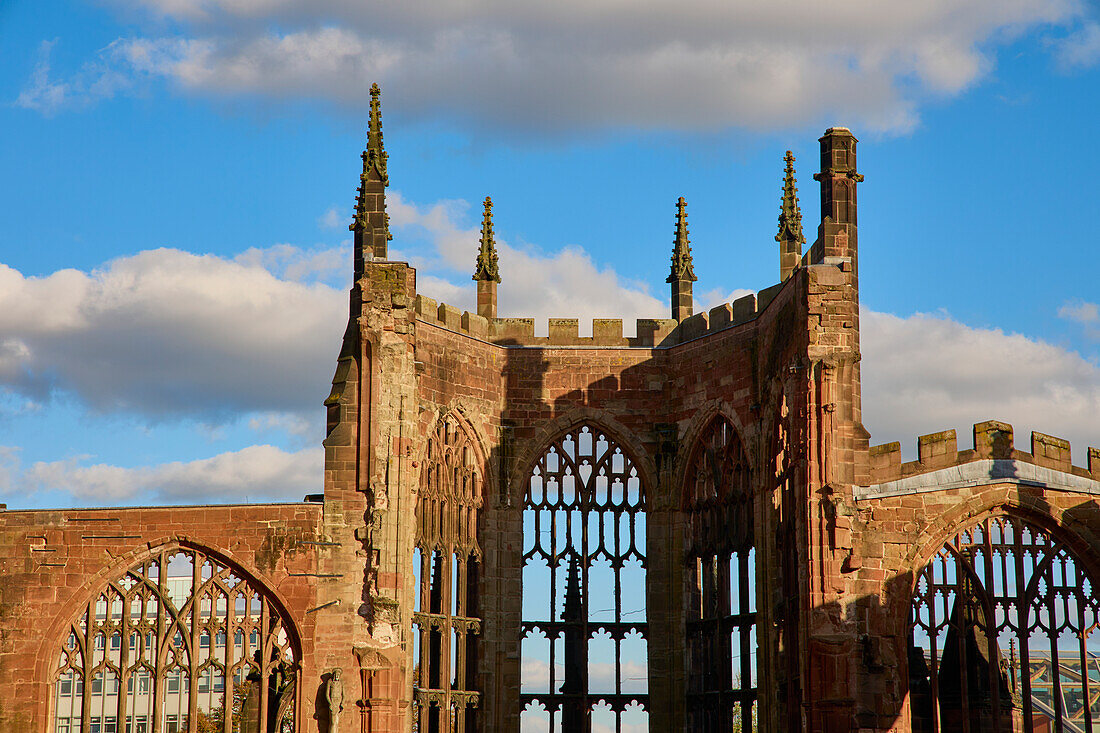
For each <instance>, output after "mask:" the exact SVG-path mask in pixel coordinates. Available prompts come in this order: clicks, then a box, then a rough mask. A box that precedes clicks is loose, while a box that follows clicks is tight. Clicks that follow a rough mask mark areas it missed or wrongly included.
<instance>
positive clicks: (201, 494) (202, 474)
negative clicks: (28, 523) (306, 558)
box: [0, 445, 324, 505]
mask: <svg viewBox="0 0 1100 733" xmlns="http://www.w3.org/2000/svg"><path fill="white" fill-rule="evenodd" d="M5 450H8V451H10V449H2V448H0V466H3V465H4V462H3V461H4V458H5V456H6V457H8V459H9V460H8V462H7V465H6V469H7V473H6V474H3V473H0V479H4V480H6V481H7V484H6V487H8V490H9V491H11V490H14V489H15V487H18V490H19V492H20V493H30V492H34V491H51V490H52V491H63V492H66V493H69V494H71V495H72V496H73V497H74V498H76V499H77V500H79V501H81V502H87V503H93V504H98V505H103V504H119V503H122V502H126V501H132V500H134V499H138V498H140V499H141V500H144V501H155V502H157V503H166V504H182V503H187V504H201V503H208V502H219V503H234V502H244V501H253V502H254V501H273V500H281V501H287V500H291V501H301V499H302V497H303V496H304V495H306V494H309V493H319V492H320V491H321V489H322V463H323V461H324V451H323V449H321V448H306V449H303V450H300V451H297V452H293V453H288V452H286V451H283V450H281V449H279V448H276V447H273V446H270V445H253V446H248V447H247V448H244V449H242V450H239V451H233V452H228V453H222V454H220V455H216V456H213V457H211V458H203V459H200V460H196V461H188V462H181V461H173V462H170V463H162V464H159V465H155V466H140V467H137V468H123V467H120V466H111V465H107V464H102V463H99V464H91V463H89V459H88V458H87V457H75V458H69V459H66V460H62V461H50V462H37V463H34V464H33V465H31V466H29V467H28V468H26V469H25V470H19V469H18V468H17V467H16V468H15V469H13V467H12V466H13V462H12V461H11V460H10V458H11V456H12V454H11V453H10V452H8V453H7V454H5ZM15 465H16V466H17V465H18V464H17V462H16V463H15ZM0 486H5V484H0Z"/></svg>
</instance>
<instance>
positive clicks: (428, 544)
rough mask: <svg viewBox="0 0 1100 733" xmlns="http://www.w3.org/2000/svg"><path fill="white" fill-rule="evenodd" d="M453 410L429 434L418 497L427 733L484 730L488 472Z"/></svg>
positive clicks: (420, 654)
mask: <svg viewBox="0 0 1100 733" xmlns="http://www.w3.org/2000/svg"><path fill="white" fill-rule="evenodd" d="M477 456H478V452H477V450H476V446H475V443H474V438H473V436H472V435H471V433H470V430H469V428H468V426H466V425H465V424H464V423H463V422H462V421H460V419H459V418H458V417H457V416H456V415H455V414H453V413H451V414H448V415H445V416H443V417H442V418H440V420H439V421H438V422H437V424H436V428H435V430H434V432H433V433H432V434H431V436H429V438H428V445H427V453H426V454H425V460H424V465H423V468H422V469H421V474H420V490H419V495H418V497H417V502H416V526H417V532H416V546H415V550H414V557H413V575H414V578H415V582H416V590H415V594H414V595H415V598H414V603H415V606H414V608H415V609H416V610H415V612H414V613H413V654H414V659H415V661H414V665H415V669H414V673H413V676H414V678H415V687H414V690H413V718H414V725H415V726H416V728H415V729H416V730H418V731H423V732H424V733H438V732H439V731H454V733H473V732H474V731H476V730H478V719H477V709H478V704H479V701H480V697H479V692H478V689H477V686H478V685H477V667H478V651H479V644H478V641H479V638H480V634H481V618H480V615H481V614H480V610H479V603H478V591H479V586H480V580H479V578H480V563H481V546H480V545H479V544H478V521H479V513H480V511H481V506H482V501H483V484H484V474H483V470H482V466H481V465H480V461H479V460H478V458H477Z"/></svg>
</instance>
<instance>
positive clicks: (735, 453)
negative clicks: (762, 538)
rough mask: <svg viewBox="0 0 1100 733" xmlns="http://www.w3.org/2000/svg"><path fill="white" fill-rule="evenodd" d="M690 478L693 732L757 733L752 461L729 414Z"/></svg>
mask: <svg viewBox="0 0 1100 733" xmlns="http://www.w3.org/2000/svg"><path fill="white" fill-rule="evenodd" d="M691 455H692V457H691V461H690V463H689V464H688V471H687V474H686V476H685V483H684V489H683V496H682V503H681V509H682V510H683V512H684V515H685V520H686V537H685V549H686V554H687V561H688V567H687V573H686V575H685V582H686V583H687V588H686V589H685V594H686V597H687V599H688V615H687V653H688V689H687V709H688V727H689V729H691V730H696V731H704V732H709V731H730V730H738V731H754V730H756V728H757V712H756V697H757V687H758V685H757V679H756V676H757V666H756V648H757V639H756V631H757V630H756V549H755V541H754V528H753V507H752V491H751V483H750V473H749V466H748V461H747V459H746V457H745V451H744V447H743V446H742V443H741V440H740V438H739V437H738V435H737V432H736V431H735V430H734V428H733V426H732V425H731V424H730V422H729V420H727V419H726V418H725V417H724V416H721V415H718V416H716V417H715V418H714V419H713V420H712V421H711V422H710V423H709V424H708V426H707V427H706V429H705V430H704V431H703V433H702V434H701V435H700V436H699V439H698V441H697V442H696V445H695V448H694V449H693V451H692V454H691Z"/></svg>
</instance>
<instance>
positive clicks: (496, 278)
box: [473, 196, 500, 283]
mask: <svg viewBox="0 0 1100 733" xmlns="http://www.w3.org/2000/svg"><path fill="white" fill-rule="evenodd" d="M473 279H474V280H481V281H489V280H491V281H492V282H497V283H498V282H500V269H499V267H498V265H497V245H496V241H495V240H494V239H493V200H492V199H491V198H489V197H488V196H486V197H485V212H484V214H482V217H481V248H480V249H479V250H478V253H477V263H476V264H475V266H474V278H473Z"/></svg>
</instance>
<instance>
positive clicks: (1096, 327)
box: [1058, 300, 1100, 339]
mask: <svg viewBox="0 0 1100 733" xmlns="http://www.w3.org/2000/svg"><path fill="white" fill-rule="evenodd" d="M1058 317H1059V318H1065V319H1066V320H1067V321H1073V322H1075V323H1079V324H1081V327H1082V328H1084V329H1085V334H1086V335H1087V336H1089V337H1090V338H1094V339H1100V305H1098V304H1096V303H1089V302H1088V301H1085V300H1078V301H1073V302H1071V303H1065V304H1064V305H1063V306H1062V307H1061V308H1059V309H1058Z"/></svg>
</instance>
